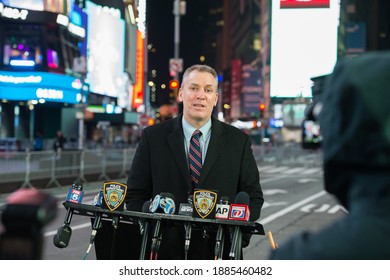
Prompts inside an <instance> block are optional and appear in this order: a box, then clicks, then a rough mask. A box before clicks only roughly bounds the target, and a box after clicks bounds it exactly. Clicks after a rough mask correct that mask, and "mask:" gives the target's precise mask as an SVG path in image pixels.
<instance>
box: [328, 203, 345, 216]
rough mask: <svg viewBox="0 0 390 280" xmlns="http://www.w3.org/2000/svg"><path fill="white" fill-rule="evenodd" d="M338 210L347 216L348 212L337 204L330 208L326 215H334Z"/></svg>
mask: <svg viewBox="0 0 390 280" xmlns="http://www.w3.org/2000/svg"><path fill="white" fill-rule="evenodd" d="M339 210H341V211H343V212H344V213H347V214H348V210H347V209H345V208H344V207H343V206H342V205H339V204H337V205H335V206H333V207H332V208H330V209H329V211H328V213H329V214H334V213H336V212H337V211H339Z"/></svg>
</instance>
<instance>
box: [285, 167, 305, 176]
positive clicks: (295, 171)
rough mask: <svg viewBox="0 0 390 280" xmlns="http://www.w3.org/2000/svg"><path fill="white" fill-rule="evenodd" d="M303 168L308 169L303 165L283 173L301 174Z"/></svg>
mask: <svg viewBox="0 0 390 280" xmlns="http://www.w3.org/2000/svg"><path fill="white" fill-rule="evenodd" d="M302 170H306V169H305V168H303V167H295V168H291V169H289V170H286V171H284V172H283V173H284V174H294V173H297V174H298V175H301V174H302V173H303V171H302Z"/></svg>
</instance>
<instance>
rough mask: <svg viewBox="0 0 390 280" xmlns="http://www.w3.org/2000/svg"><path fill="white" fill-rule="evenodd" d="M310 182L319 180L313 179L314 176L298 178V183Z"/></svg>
mask: <svg viewBox="0 0 390 280" xmlns="http://www.w3.org/2000/svg"><path fill="white" fill-rule="evenodd" d="M310 182H318V180H317V179H313V178H301V179H299V180H298V183H301V184H306V183H310Z"/></svg>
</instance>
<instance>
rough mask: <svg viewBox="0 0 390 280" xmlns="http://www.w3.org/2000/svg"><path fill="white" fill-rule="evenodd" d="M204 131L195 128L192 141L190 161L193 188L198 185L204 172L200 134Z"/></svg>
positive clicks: (189, 153) (189, 152) (189, 154)
mask: <svg viewBox="0 0 390 280" xmlns="http://www.w3.org/2000/svg"><path fill="white" fill-rule="evenodd" d="M201 135H202V132H200V130H195V131H194V133H193V134H192V137H191V141H190V148H189V151H188V161H189V163H190V180H191V184H192V187H193V188H197V187H198V182H199V178H200V173H201V172H202V152H201V151H200V142H199V139H200V136H201Z"/></svg>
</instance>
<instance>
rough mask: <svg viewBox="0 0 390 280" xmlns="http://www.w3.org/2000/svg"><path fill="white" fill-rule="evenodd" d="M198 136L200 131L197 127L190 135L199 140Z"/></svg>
mask: <svg viewBox="0 0 390 280" xmlns="http://www.w3.org/2000/svg"><path fill="white" fill-rule="evenodd" d="M200 136H202V132H201V131H200V130H199V129H197V130H195V131H194V133H192V137H195V138H196V139H197V140H199V138H200Z"/></svg>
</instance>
